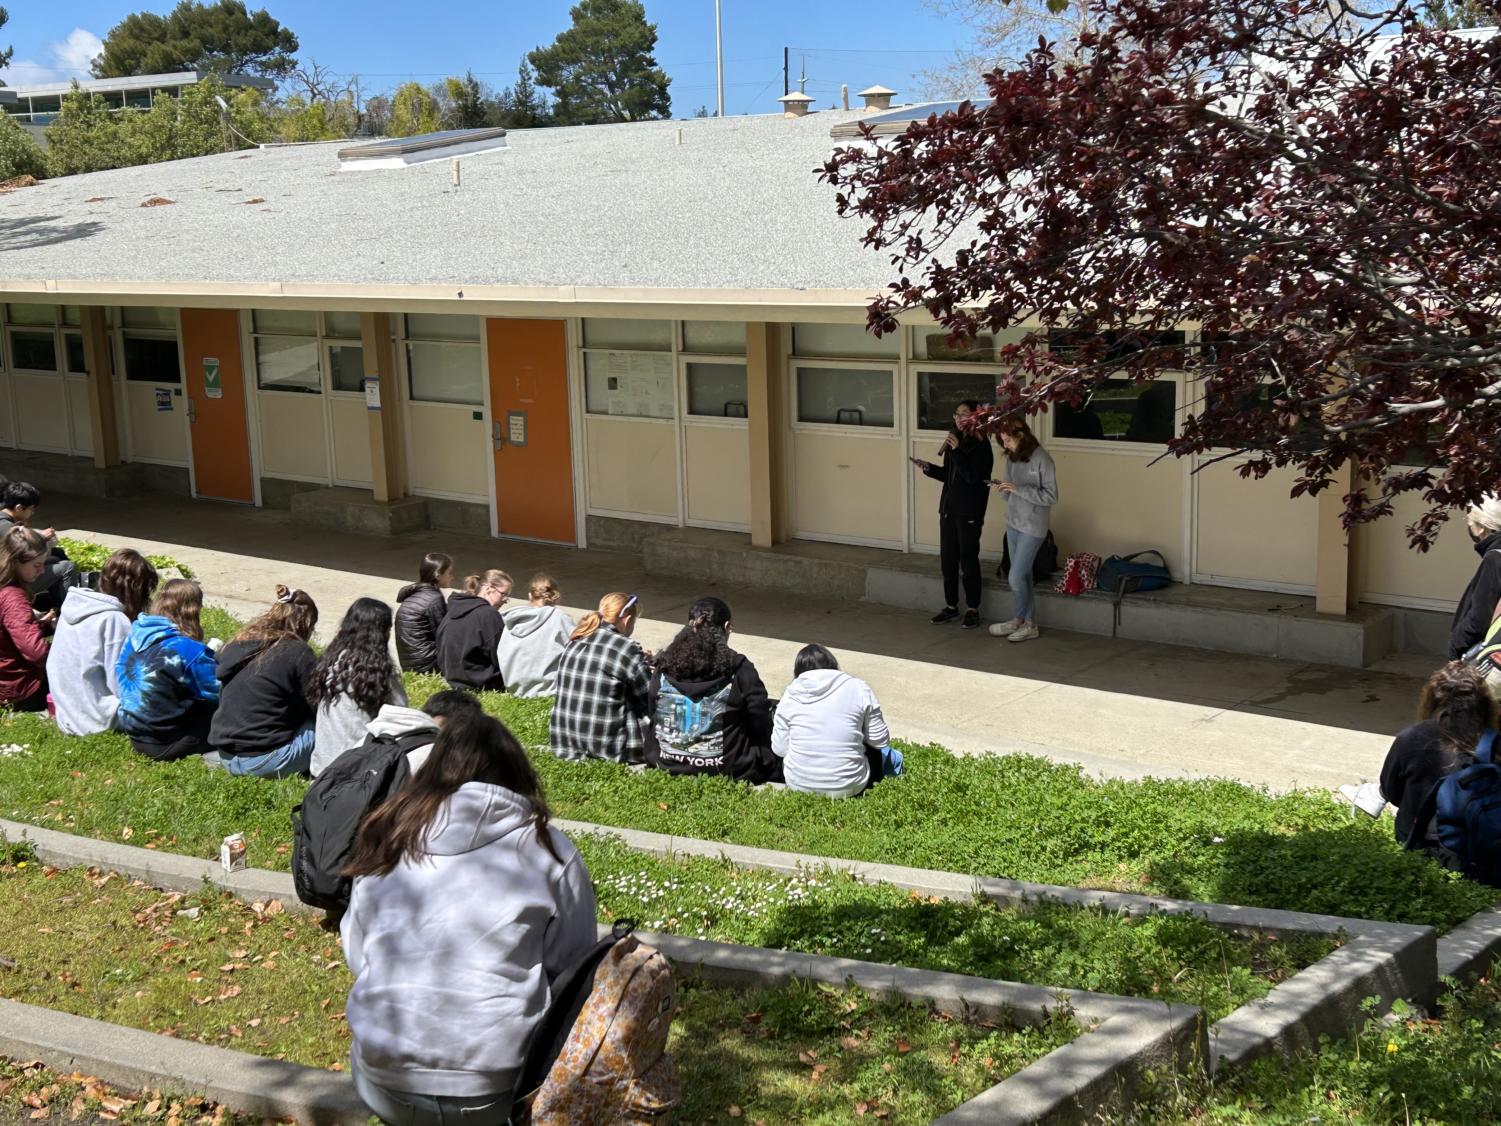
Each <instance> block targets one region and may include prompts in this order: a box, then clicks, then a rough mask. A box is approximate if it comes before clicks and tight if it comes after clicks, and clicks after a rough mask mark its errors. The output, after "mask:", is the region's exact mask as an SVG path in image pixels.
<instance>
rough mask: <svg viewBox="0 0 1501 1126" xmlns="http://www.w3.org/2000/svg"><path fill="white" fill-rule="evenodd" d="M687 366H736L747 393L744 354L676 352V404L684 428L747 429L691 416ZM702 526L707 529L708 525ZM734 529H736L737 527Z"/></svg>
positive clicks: (737, 421)
mask: <svg viewBox="0 0 1501 1126" xmlns="http://www.w3.org/2000/svg"><path fill="white" fill-rule="evenodd" d="M676 324H677V325H678V332H679V333H680V334H681V332H682V324H683V322H682V321H677V322H676ZM689 364H726V365H729V364H738V365H739V366H740V367H742V368H744V369H745V377H746V390H747V393H748V392H749V389H750V365H749V364H748V363H747V362H746V357H745V353H743V352H742V353H741V354H739V355H738V356H737V355H733V354H730V353H725V352H682V351H680V352H678V353H677V365H678V402H679V404H680V406H679V413H680V414H681V415H682V416H683V425H684V426H701V427H704V428H705V429H713V428H715V427H719V428H722V429H727V430H744V429H745V428H746V427H748V426H749V425H750V418H749V417H746V418H734V417H730V416H725V415H720V414H693V413H692V412H691V411H690V410H689V409H688V403H689V402H690V398H689V394H688V365H689ZM749 409H750V404H749V403H748V402H747V403H746V410H747V413H748V412H749ZM611 417H614V418H618V417H620V416H619V415H612V416H611ZM704 526H705V527H707V526H709V525H704ZM713 526H714V527H724V528H730V527H732V525H728V524H724V525H713ZM734 527H738V525H736V526H734Z"/></svg>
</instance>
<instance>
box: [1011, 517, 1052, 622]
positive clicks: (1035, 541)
mask: <svg viewBox="0 0 1501 1126" xmlns="http://www.w3.org/2000/svg"><path fill="white" fill-rule="evenodd" d="M1046 538H1047V537H1045V536H1029V535H1027V533H1026V532H1018V531H1017V530H1016V529H1015V528H1007V529H1006V550H1007V551H1009V552H1010V553H1011V573H1010V574H1009V575H1007V576H1006V582H1007V583H1009V584H1010V585H1011V616H1012V617H1013V618H1015V619H1017V621H1021V622H1030V621H1034V620H1035V615H1036V613H1037V605H1036V600H1035V598H1034V596H1033V588H1032V564H1033V563H1034V562H1036V560H1037V553H1038V552H1039V551H1040V550H1041V549H1042V544H1043V541H1044V540H1045V539H1046Z"/></svg>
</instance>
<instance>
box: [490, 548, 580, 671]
mask: <svg viewBox="0 0 1501 1126" xmlns="http://www.w3.org/2000/svg"><path fill="white" fill-rule="evenodd" d="M562 599H563V596H562V594H560V593H559V592H558V585H557V584H556V583H555V582H553V581H552V577H551V576H550V575H533V576H532V581H531V582H530V583H529V584H528V585H527V596H526V605H525V606H518V607H517V608H516V609H514V610H512V611H510V612H509V613H508V614H506V615H505V625H506V631H505V633H503V634H501V635H500V644H499V645H498V646H497V647H496V651H495V663H496V665H497V666H498V667H499V669H500V676H501V679H502V680H504V681H505V682H506V691H507V692H509V693H510V694H511V695H512V696H520V697H523V698H530V697H534V696H551V695H552V694H553V693H554V692H555V691H557V684H558V661H559V660H561V659H562V656H563V647H564V646H565V645H567V644H568V639H569V638H570V637H572V636H573V619H572V618H570V617H569V616H568V615H567V614H566V613H564V612H563V610H562V609H561V608H560V607H559V606H558V603H559V602H561V601H562Z"/></svg>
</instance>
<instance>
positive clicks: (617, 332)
mask: <svg viewBox="0 0 1501 1126" xmlns="http://www.w3.org/2000/svg"><path fill="white" fill-rule="evenodd" d="M584 347H585V348H621V349H624V350H626V351H633V352H670V351H672V322H671V321H623V320H614V319H608V318H604V317H585V318H584Z"/></svg>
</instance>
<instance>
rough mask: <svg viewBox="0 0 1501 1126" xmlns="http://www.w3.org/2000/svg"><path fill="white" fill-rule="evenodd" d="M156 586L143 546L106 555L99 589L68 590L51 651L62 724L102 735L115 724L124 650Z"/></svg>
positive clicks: (72, 731)
mask: <svg viewBox="0 0 1501 1126" xmlns="http://www.w3.org/2000/svg"><path fill="white" fill-rule="evenodd" d="M155 590H156V568H155V567H153V566H152V565H151V564H150V563H148V562H147V561H146V557H145V556H144V555H142V554H141V553H140V552H139V551H135V550H132V549H131V548H128V547H122V548H121V549H120V550H119V551H116V552H114V553H113V554H112V555H110V557H109V558H108V559H106V560H105V561H104V567H103V568H102V569H101V570H100V572H99V589H98V590H89V589H88V588H87V587H81V586H79V587H74V588H73V589H72V590H70V591H68V596H67V597H66V598H65V599H63V607H62V610H61V612H60V613H59V614H58V623H57V633H56V634H55V635H54V636H53V638H52V652H51V653H49V654H48V656H47V683H48V684H50V685H51V687H52V704H53V709H54V712H55V714H56V717H57V727H58V730H60V731H62V732H64V733H66V734H68V735H98V734H99V733H100V732H101V731H108V730H109V729H110V728H111V727H113V726H114V725H115V713H116V712H117V711H118V710H119V708H120V681H119V663H120V652H121V650H123V649H124V648H125V639H126V638H127V637H129V636H130V624H131V622H133V621H135V620H136V618H138V617H140V616H141V611H142V610H144V609H146V606H147V604H148V603H149V602H150V601H151V595H152V593H153V592H154V591H155Z"/></svg>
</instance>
